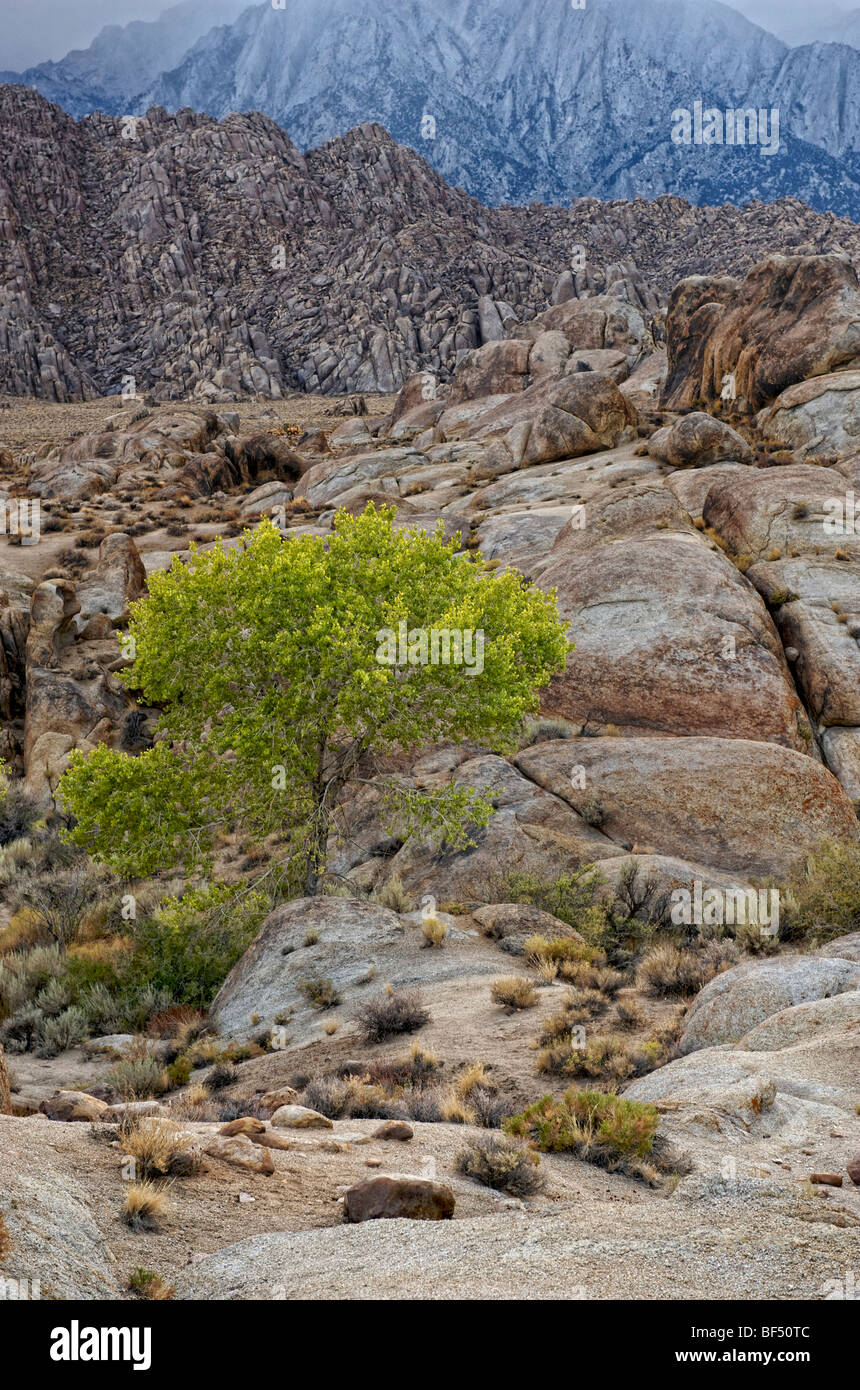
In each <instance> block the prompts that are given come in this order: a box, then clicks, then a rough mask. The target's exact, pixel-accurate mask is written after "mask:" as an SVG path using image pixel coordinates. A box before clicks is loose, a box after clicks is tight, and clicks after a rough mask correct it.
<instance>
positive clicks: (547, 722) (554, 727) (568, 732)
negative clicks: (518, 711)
mask: <svg viewBox="0 0 860 1390" xmlns="http://www.w3.org/2000/svg"><path fill="white" fill-rule="evenodd" d="M557 738H573V726H572V725H571V724H568V722H567V720H566V719H527V720H526V721H525V723H524V724H523V732H522V737H521V739H520V748H531V747H532V745H533V744H535V743H546V742H547V740H550V739H557Z"/></svg>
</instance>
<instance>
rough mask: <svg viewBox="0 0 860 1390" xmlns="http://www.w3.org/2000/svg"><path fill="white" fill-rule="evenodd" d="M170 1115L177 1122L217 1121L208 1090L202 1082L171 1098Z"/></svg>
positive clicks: (217, 1116) (197, 1082)
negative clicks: (177, 1120)
mask: <svg viewBox="0 0 860 1390" xmlns="http://www.w3.org/2000/svg"><path fill="white" fill-rule="evenodd" d="M169 1104H170V1113H171V1115H174V1116H175V1117H176V1118H177V1119H179V1120H197V1121H202V1120H217V1119H218V1118H219V1115H218V1111H217V1107H216V1106H214V1105H213V1104H212V1097H211V1095H210V1093H209V1088H208V1087H207V1086H204V1084H203V1082H202V1081H195V1082H193V1084H192V1085H190V1086H187V1087H186V1088H185V1090H184V1091H183V1092H182V1093H181V1095H176V1096H173V1097H171V1099H170V1101H169Z"/></svg>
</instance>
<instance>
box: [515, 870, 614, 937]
mask: <svg viewBox="0 0 860 1390" xmlns="http://www.w3.org/2000/svg"><path fill="white" fill-rule="evenodd" d="M604 882H605V880H604V879H603V877H602V876H601V875H600V874H599V873H598V871H597V870H596V869H595V868H594V867H593V866H590V865H586V866H585V867H584V868H581V869H574V870H573V872H572V873H569V874H562V875H561V876H560V877H559V878H556V879H552V880H547V879H542V878H541V877H540V876H539V875H538V874H530V873H523V872H521V871H517V872H516V873H512V874H509V875H508V876H507V878H506V879H505V881H504V885H503V893H502V894H500V896H499V897H498V899H497V901H499V902H510V903H527V904H529V905H531V906H532V907H540V908H542V909H543V911H544V912H549V913H551V914H552V916H553V917H558V918H559V919H560V920H561V921H562V922H567V924H568V926H571V927H575V928H576V929H577V931H581V932H582V935H583V936H584V937H585V938H586V940H590V939H591V938H590V936H589V932H588V931H587V930H584V927H586V926H588V927H589V928H591V929H592V930H593V926H594V920H595V919H594V918H593V916H592V915H590V914H591V909H593V908H595V907H596V906H598V904H597V895H598V892H599V890H600V888H601V886H602V885H603V883H604Z"/></svg>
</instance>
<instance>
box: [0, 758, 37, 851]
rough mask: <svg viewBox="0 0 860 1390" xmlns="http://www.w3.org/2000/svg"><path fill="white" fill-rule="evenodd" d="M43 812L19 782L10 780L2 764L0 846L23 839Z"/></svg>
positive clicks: (0, 780) (0, 781)
mask: <svg viewBox="0 0 860 1390" xmlns="http://www.w3.org/2000/svg"><path fill="white" fill-rule="evenodd" d="M41 815H42V812H41V810H40V808H39V805H38V803H37V802H36V801H34V800H33V798H32V797H31V796H30V795H29V794H28V793H27V792H25V791H24V789H23V787H22V786H21V785H20V784H19V783H15V782H10V781H9V779H8V777H7V775H6V772H5V769H4V768H3V766H2V764H0V847H5V846H7V845H12V844H14V843H15V842H16V841H17V840H21V839H22V838H23V837H24V836H25V835H26V834H27V832H28V831H29V830H30V828H31V826H33V825H35V823H36V821H38V820H39V819H40V818H41Z"/></svg>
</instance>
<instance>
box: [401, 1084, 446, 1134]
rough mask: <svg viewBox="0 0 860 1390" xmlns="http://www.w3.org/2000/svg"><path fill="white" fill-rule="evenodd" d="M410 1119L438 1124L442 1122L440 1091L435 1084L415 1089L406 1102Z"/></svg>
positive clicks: (428, 1123) (425, 1123) (421, 1122)
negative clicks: (421, 1089)
mask: <svg viewBox="0 0 860 1390" xmlns="http://www.w3.org/2000/svg"><path fill="white" fill-rule="evenodd" d="M407 1105H408V1109H409V1118H410V1120H417V1122H418V1123H419V1124H424V1125H438V1124H441V1122H442V1092H441V1091H439V1090H438V1089H437V1088H436V1087H435V1086H434V1087H428V1088H427V1089H426V1090H423V1091H416V1092H415V1094H414V1095H412V1096H410V1097H409V1099H408V1102H407Z"/></svg>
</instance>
